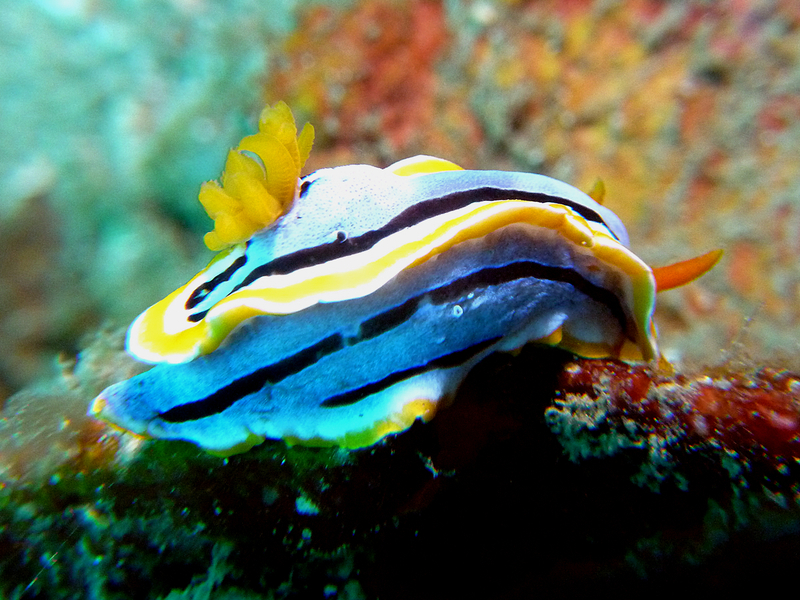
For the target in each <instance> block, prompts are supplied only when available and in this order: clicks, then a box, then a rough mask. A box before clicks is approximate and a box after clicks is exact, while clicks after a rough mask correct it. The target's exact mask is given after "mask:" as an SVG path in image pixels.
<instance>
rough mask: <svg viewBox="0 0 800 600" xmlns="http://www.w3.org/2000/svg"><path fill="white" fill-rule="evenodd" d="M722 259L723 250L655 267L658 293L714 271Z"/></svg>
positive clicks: (654, 275)
mask: <svg viewBox="0 0 800 600" xmlns="http://www.w3.org/2000/svg"><path fill="white" fill-rule="evenodd" d="M721 258H722V250H721V249H718V250H712V251H711V252H706V253H705V254H701V255H700V256H695V257H694V258H690V259H688V260H682V261H680V262H676V263H673V264H671V265H666V266H664V267H655V268H654V269H653V277H654V278H655V281H656V291H658V292H663V291H665V290H671V289H672V288H676V287H680V286H682V285H686V284H687V283H691V282H692V281H694V280H695V279H697V278H698V277H702V276H703V275H705V274H706V273H707V272H708V271H710V270H711V269H713V268H714V265H716V264H717V263H718V262H719V260H720V259H721Z"/></svg>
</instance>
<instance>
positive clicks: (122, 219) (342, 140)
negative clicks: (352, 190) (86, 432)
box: [0, 0, 800, 402]
mask: <svg viewBox="0 0 800 600" xmlns="http://www.w3.org/2000/svg"><path fill="white" fill-rule="evenodd" d="M0 10H1V11H2V14H3V18H2V20H0V115H2V118H1V119H0V149H1V150H0V189H2V193H0V256H2V259H1V260H0V307H2V309H1V310H0V402H2V400H3V399H4V398H5V397H7V396H8V395H9V394H10V393H12V392H14V391H16V390H18V389H20V388H21V387H23V386H25V385H27V384H29V383H30V382H33V381H36V380H38V379H39V378H42V377H46V376H49V375H50V374H51V373H52V372H53V371H54V369H55V365H56V364H57V361H56V358H57V357H58V356H62V357H70V356H74V355H75V354H76V353H77V352H79V351H80V349H81V348H82V347H83V344H84V343H85V341H84V339H85V338H84V336H86V335H89V334H91V333H92V332H96V331H97V330H98V329H100V328H108V327H123V326H126V325H127V324H128V323H129V322H130V321H131V320H132V319H133V318H134V317H135V316H136V315H137V314H138V313H139V312H140V311H141V310H143V309H144V308H146V307H147V306H149V305H150V304H152V303H153V302H155V301H157V300H159V299H161V298H162V297H163V296H164V295H166V294H167V293H169V292H171V291H172V290H173V289H175V288H177V287H178V286H179V285H182V284H183V283H185V282H186V281H187V280H188V279H189V278H190V277H191V276H192V275H194V273H195V272H196V271H197V270H199V269H200V268H201V267H202V266H203V265H204V264H205V263H206V262H208V260H210V258H211V257H212V254H211V252H209V251H208V250H207V249H206V248H205V246H204V245H203V243H202V234H203V233H204V232H206V231H208V230H209V229H210V228H211V221H210V220H209V219H208V218H207V217H206V215H205V213H204V211H203V209H202V207H201V206H200V204H199V203H198V202H197V192H198V189H199V186H200V183H201V182H202V181H205V180H208V179H214V178H217V177H218V176H219V175H220V172H221V170H222V166H223V164H224V160H225V155H226V152H227V150H228V148H230V147H233V146H235V145H236V144H237V143H238V141H239V139H240V138H241V137H242V136H243V135H246V134H248V133H250V132H252V131H254V130H255V127H256V122H257V118H258V114H259V112H260V109H261V108H262V106H263V105H264V104H265V103H272V102H275V101H277V100H285V101H286V102H287V103H288V104H289V105H290V106H291V107H292V109H293V110H294V112H295V116H296V118H297V120H298V123H300V124H302V123H303V122H305V121H310V122H311V123H312V124H313V125H314V126H315V127H316V131H317V141H316V143H315V147H314V150H313V151H312V153H311V158H310V159H309V162H308V164H307V165H306V169H307V171H310V170H313V169H316V168H320V167H326V166H335V165H339V164H347V163H369V164H374V165H377V166H385V165H387V164H389V163H392V162H394V161H396V160H398V159H401V158H404V157H407V156H411V155H414V154H420V153H425V154H433V155H438V156H442V157H445V158H448V159H450V160H453V161H455V162H457V163H459V164H461V165H462V166H464V167H466V168H479V169H506V170H520V171H531V172H538V173H544V174H547V175H551V176H553V177H557V178H559V179H562V180H564V181H567V182H569V183H571V184H573V185H575V186H577V187H579V188H581V189H584V190H588V189H590V188H591V187H592V185H593V183H594V181H595V180H596V179H597V178H601V179H602V180H603V181H604V183H605V186H606V204H607V205H608V206H609V207H610V208H611V209H612V210H614V211H616V212H617V213H618V214H619V215H620V216H621V217H622V219H623V221H624V222H625V223H626V225H627V227H628V230H629V232H630V236H631V243H632V247H633V249H634V251H635V252H637V254H639V255H640V256H641V257H643V258H644V259H645V260H646V261H647V262H648V263H649V264H651V265H654V266H658V265H663V264H667V263H669V262H672V261H676V260H681V259H684V258H689V257H691V256H694V255H696V254H700V253H703V252H706V251H708V250H711V249H713V248H724V249H725V251H726V254H725V256H724V258H723V260H722V262H721V263H720V265H718V266H717V268H716V269H714V271H713V272H712V273H710V274H709V275H707V276H705V277H703V278H702V279H701V280H700V281H698V282H696V283H694V284H692V285H690V286H688V287H685V288H682V289H679V290H674V291H670V292H667V293H665V294H663V295H661V296H660V297H659V308H658V313H657V320H658V324H659V328H660V331H661V344H662V347H663V350H664V351H665V353H666V355H667V357H668V358H670V359H671V360H674V361H678V362H682V363H683V364H685V365H690V366H691V365H700V364H716V363H719V362H721V361H722V360H725V359H730V358H731V357H735V358H737V359H741V360H748V359H749V360H753V361H756V362H763V363H767V364H773V365H780V366H786V365H788V366H793V367H795V368H796V367H797V366H798V364H800V363H799V362H798V361H797V359H796V358H794V357H795V356H796V355H797V354H798V353H797V349H798V331H800V326H799V322H800V303H798V301H797V298H798V293H799V292H800V265H798V261H797V259H796V256H797V252H798V251H800V150H798V149H799V148H800V119H799V118H798V117H800V3H798V2H797V1H796V0H733V1H731V2H724V3H722V2H712V1H702V0H685V1H680V2H678V1H674V2H670V1H666V0H629V1H625V2H623V1H615V0H597V1H588V0H587V1H584V0H538V1H529V2H521V1H513V0H506V1H501V0H496V1H490V0H474V1H468V0H446V1H443V2H441V1H433V0H411V1H403V2H401V1H395V0H361V1H347V2H346V1H333V2H327V3H323V2H312V1H308V0H295V1H293V2H286V1H280V0H227V1H225V2H223V1H220V0H218V1H216V2H214V1H211V0H20V1H14V0H0Z"/></svg>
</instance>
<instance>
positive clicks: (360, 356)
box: [90, 157, 713, 454]
mask: <svg viewBox="0 0 800 600" xmlns="http://www.w3.org/2000/svg"><path fill="white" fill-rule="evenodd" d="M712 264H713V263H712ZM707 268H710V265H708V266H707V267H704V268H703V270H707ZM699 269H700V267H697V268H695V273H694V274H693V275H691V276H680V275H679V276H678V279H681V277H683V282H685V281H686V280H688V279H691V278H693V277H695V276H697V275H699V274H700V273H699V272H698V271H699ZM672 275H674V273H672ZM673 285H677V284H673ZM655 292H656V280H655V277H654V275H653V270H652V269H650V267H648V266H647V265H646V264H645V263H644V262H643V261H642V260H641V259H639V258H638V257H637V256H636V255H635V254H633V253H632V252H631V251H630V250H629V249H628V237H627V233H626V231H625V227H624V226H623V225H622V223H621V222H620V220H619V219H618V218H617V216H616V215H615V214H614V213H612V212H611V211H610V210H608V209H607V208H605V207H603V206H601V205H600V204H599V203H597V202H595V201H594V200H592V199H591V198H590V197H589V196H587V195H586V194H584V193H583V192H581V191H579V190H577V189H576V188H574V187H572V186H570V185H568V184H566V183H563V182H560V181H557V180H555V179H551V178H549V177H545V176H543V175H534V174H528V173H513V172H503V171H466V170H461V169H460V168H459V167H457V166H456V165H453V164H452V163H449V162H447V161H444V160H442V159H436V158H433V157H414V158H412V159H407V160H405V161H401V162H400V163H396V164H395V165H393V166H391V167H388V168H386V169H379V168H376V167H371V166H367V165H349V166H343V167H336V168H330V169H321V170H319V171H316V172H314V173H312V174H310V175H308V176H307V177H305V178H303V179H301V180H300V182H299V187H298V188H297V193H296V198H295V200H294V202H293V203H292V204H291V207H290V208H289V209H288V211H287V212H285V213H284V214H283V215H282V216H280V217H279V218H278V219H277V220H276V221H275V222H274V223H272V224H271V225H269V226H267V227H265V228H264V229H262V230H260V231H257V232H256V233H255V234H254V235H253V236H252V237H251V238H250V239H249V240H248V241H246V242H240V243H235V244H233V245H232V246H230V247H229V248H227V249H225V250H223V251H222V252H221V253H220V254H219V255H218V256H217V257H216V258H215V259H214V260H212V261H211V263H210V264H209V265H208V267H206V269H204V270H203V271H201V272H200V273H199V274H198V275H197V276H195V277H194V278H193V279H192V280H191V281H190V282H189V283H188V284H187V285H185V286H184V287H182V288H180V289H179V290H177V291H176V292H175V293H173V294H171V295H170V296H168V297H167V298H165V299H164V300H163V301H161V302H159V303H157V304H156V305H154V306H153V307H151V308H150V309H148V310H147V311H145V312H144V313H143V314H142V315H140V316H139V318H137V320H136V321H135V322H134V323H133V324H132V326H131V328H130V330H129V334H128V349H129V351H130V352H131V353H132V354H134V355H135V356H137V357H138V358H140V359H143V360H146V361H150V362H160V363H163V364H159V365H157V366H156V367H154V368H153V369H151V370H150V371H147V372H145V373H143V374H141V375H139V376H137V377H134V378H132V379H130V380H127V381H123V382H121V383H118V384H115V385H113V386H111V387H109V388H108V389H106V390H105V391H104V392H103V393H102V394H101V395H100V396H99V397H98V398H97V399H96V400H95V402H94V403H93V405H92V408H91V409H90V412H91V413H92V414H94V415H95V416H99V417H100V418H102V419H105V420H107V421H110V422H111V423H113V424H115V425H118V426H121V427H123V428H125V429H128V430H130V431H132V432H134V433H137V434H141V435H145V436H150V437H156V438H172V439H185V440H189V441H192V442H195V443H197V444H198V445H200V446H201V447H203V448H204V449H206V450H209V451H212V452H217V453H222V454H229V453H233V452H238V451H243V450H245V449H247V448H249V447H251V446H253V445H254V444H257V443H260V442H261V441H263V440H264V439H265V438H282V439H285V440H287V441H288V442H289V443H304V444H312V445H340V446H344V447H349V448H356V447H363V446H367V445H370V444H372V443H374V442H376V441H377V440H379V439H381V438H382V437H384V436H385V435H387V434H389V433H393V432H397V431H402V430H404V429H406V428H408V427H409V426H410V425H411V424H412V423H413V422H414V420H415V419H417V418H423V419H426V420H427V419H429V418H430V417H432V416H433V414H434V413H435V410H436V407H437V405H438V404H439V403H440V402H441V401H442V400H443V399H445V398H448V397H451V396H452V395H453V394H454V392H455V390H456V388H457V386H458V384H459V383H460V382H461V381H462V380H463V378H464V377H465V376H466V374H467V372H468V371H469V370H470V368H472V366H474V365H475V364H476V363H477V362H478V361H480V360H481V359H482V358H483V357H484V356H486V355H487V354H489V353H491V352H494V351H498V350H500V351H510V350H514V349H517V348H519V347H521V346H522V345H524V344H525V343H527V342H531V341H538V342H542V343H547V344H551V345H555V346H560V347H563V348H566V349H568V350H570V351H572V352H575V353H576V354H580V355H582V356H588V357H595V356H597V357H600V356H603V357H609V356H610V357H625V358H634V359H644V360H653V359H655V358H657V356H658V350H657V346H656V340H655V333H654V331H655V329H654V326H653V322H652V313H653V308H654V302H655Z"/></svg>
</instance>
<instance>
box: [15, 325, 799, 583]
mask: <svg viewBox="0 0 800 600" xmlns="http://www.w3.org/2000/svg"><path fill="white" fill-rule="evenodd" d="M121 346H122V339H121V336H120V335H119V333H117V334H111V333H109V334H103V335H100V336H97V337H96V338H95V340H94V341H93V343H92V344H91V345H90V346H89V347H88V348H87V349H86V350H85V351H84V352H83V353H82V355H81V359H80V360H79V361H78V363H77V364H76V365H72V366H70V365H64V374H63V375H62V377H61V379H60V380H59V381H58V382H54V383H53V384H52V386H51V388H50V389H48V390H40V391H29V392H25V393H21V394H19V395H17V396H14V397H13V398H12V399H11V400H10V401H9V403H8V405H7V407H6V411H5V413H4V419H3V422H2V430H1V431H2V442H1V443H0V461H1V462H0V464H2V465H3V469H4V471H3V472H2V473H1V474H0V476H2V480H3V482H4V483H3V485H2V488H0V523H2V525H0V550H1V551H2V552H0V555H1V556H2V560H0V582H2V583H0V593H2V594H3V595H4V597H9V598H29V597H42V598H78V597H80V598H131V597H141V598H145V597H146V598H171V599H177V598H299V597H338V598H374V597H381V598H409V597H419V598H435V597H443V596H445V597H446V596H451V595H455V596H461V595H464V594H475V593H479V594H480V595H481V597H488V598H513V597H528V596H529V594H530V593H532V591H534V590H551V591H552V590H557V589H563V588H564V586H569V588H570V589H571V590H575V591H581V590H584V591H587V592H589V591H595V590H602V589H609V590H611V589H618V588H619V586H620V585H625V586H626V588H627V589H635V590H636V589H641V590H647V589H655V588H656V587H657V588H663V587H664V586H672V585H674V584H675V581H676V580H680V581H682V582H683V585H685V584H687V583H689V582H691V584H692V585H694V586H700V589H702V588H703V586H709V587H711V586H713V587H714V589H716V590H717V591H724V590H726V589H733V587H734V586H739V585H741V583H742V582H743V581H756V580H760V579H762V578H764V577H769V576H770V574H771V573H774V572H775V571H776V570H787V572H788V570H791V568H792V566H793V565H795V564H796V560H797V556H798V552H800V537H798V529H800V507H799V506H798V500H797V498H798V493H800V472H799V471H798V466H797V465H798V458H800V441H798V437H799V436H800V408H799V407H798V404H797V400H796V397H797V393H796V391H797V387H798V386H800V373H797V374H793V373H789V372H785V371H782V372H776V371H769V370H764V369H760V368H755V367H753V368H747V367H745V366H744V365H739V366H738V367H734V366H733V365H727V366H725V367H724V368H720V369H718V370H716V371H713V372H712V371H709V372H707V373H704V374H694V375H682V374H674V373H671V372H669V371H668V370H664V369H663V368H662V369H660V370H658V369H656V370H654V369H653V368H650V367H644V366H631V365H628V364H625V363H621V362H618V361H610V360H575V359H574V358H572V357H571V356H570V355H568V354H566V353H563V352H561V351H557V350H554V349H552V348H543V347H534V346H528V347H526V348H525V349H524V350H523V351H522V352H521V353H520V354H519V355H518V356H516V357H512V356H509V355H493V356H491V357H489V358H488V359H486V360H485V361H483V362H482V363H481V364H480V365H479V366H478V367H476V369H474V370H473V372H472V373H471V374H470V376H469V378H468V379H467V381H466V383H465V384H464V385H463V386H462V388H461V391H460V392H459V394H458V397H457V398H456V399H455V401H454V402H453V403H452V405H451V406H449V407H447V408H445V409H443V410H441V411H440V412H439V414H437V416H436V418H435V419H433V421H431V422H430V423H427V424H423V423H422V422H417V423H416V424H415V425H414V426H412V427H411V428H410V429H409V430H408V431H406V432H404V433H402V434H398V435H395V436H390V437H388V438H386V439H385V440H384V441H382V442H380V443H378V444H376V445H375V446H373V447H370V448H364V449H361V450H342V449H338V448H303V447H299V446H295V447H288V446H287V445H286V444H285V443H283V442H282V441H270V440H268V441H267V442H265V443H264V444H262V445H261V446H258V447H256V448H255V449H253V450H251V451H249V452H247V453H244V454H239V455H235V456H231V457H229V458H227V459H221V458H218V457H214V456H211V455H208V454H206V453H203V452H201V451H199V450H198V449H197V448H196V447H195V446H194V445H192V444H189V443H186V442H169V441H145V442H143V441H141V440H140V439H137V438H134V437H133V436H131V435H130V434H122V433H117V432H114V431H112V430H110V429H107V428H105V427H103V426H101V425H99V424H98V423H96V422H94V421H91V420H88V419H86V418H85V417H84V416H83V414H84V411H85V399H86V398H87V397H90V396H92V395H93V394H94V393H96V392H97V391H98V390H99V389H100V388H102V386H103V385H104V384H105V383H108V382H110V381H115V380H116V379H119V378H120V377H123V376H125V375H126V374H130V373H131V369H135V367H134V366H133V364H132V361H130V360H129V359H125V358H124V355H123V354H122V352H121ZM109 365H116V368H115V370H112V369H110V368H109ZM53 396H58V397H59V399H60V401H61V402H62V403H63V411H62V412H60V413H59V414H58V415H53V414H52V412H51V414H46V415H42V414H38V413H37V407H40V406H42V405H48V404H47V403H48V402H51V401H50V400H49V399H50V398H51V397H53ZM81 398H83V399H84V402H81V401H79V399H81ZM70 406H72V409H70ZM70 410H73V411H74V412H72V413H70Z"/></svg>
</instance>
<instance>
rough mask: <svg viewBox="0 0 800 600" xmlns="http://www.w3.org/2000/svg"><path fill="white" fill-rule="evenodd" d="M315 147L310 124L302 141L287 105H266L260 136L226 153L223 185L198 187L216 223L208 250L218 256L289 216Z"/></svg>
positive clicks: (206, 207) (257, 134) (303, 133)
mask: <svg viewBox="0 0 800 600" xmlns="http://www.w3.org/2000/svg"><path fill="white" fill-rule="evenodd" d="M313 142H314V127H313V126H312V125H311V124H310V123H306V124H305V126H304V127H303V130H302V131H301V132H300V135H299V136H298V135H297V126H296V124H295V121H294V116H293V115H292V111H291V110H290V109H289V107H288V106H287V105H286V103H285V102H282V101H281V102H277V103H276V104H275V105H274V106H271V107H270V106H267V107H266V108H265V109H264V110H263V111H262V112H261V117H260V118H259V121H258V133H256V134H253V135H250V136H247V137H246V138H244V139H243V140H242V141H241V143H240V144H239V147H238V148H234V149H233V150H231V151H229V152H228V158H227V161H226V162H225V171H224V173H223V175H222V185H220V184H219V183H217V182H216V181H207V182H206V183H204V184H203V185H202V186H201V187H200V196H199V200H200V203H201V204H202V205H203V208H205V209H206V212H207V213H208V216H209V217H211V218H212V219H213V220H214V230H213V231H210V232H209V233H207V234H206V235H205V238H204V240H205V243H206V246H208V247H209V248H210V249H211V250H215V251H216V250H223V249H225V248H227V247H228V246H232V245H234V244H238V243H241V242H246V241H247V240H249V239H250V238H251V237H252V236H253V234H254V233H255V232H256V231H258V230H260V229H263V228H264V227H266V226H267V225H269V224H270V223H272V222H273V221H275V219H277V218H278V217H279V216H280V215H281V214H283V213H284V212H286V210H287V209H288V208H289V207H290V206H291V204H292V201H293V200H294V197H295V194H296V193H297V185H298V181H299V179H300V171H301V170H302V168H303V165H304V164H305V162H306V160H307V159H308V155H309V153H310V152H311V145H312V144H313ZM248 154H252V155H255V156H256V157H258V159H259V160H256V159H255V158H253V157H252V156H249V155H248Z"/></svg>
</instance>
